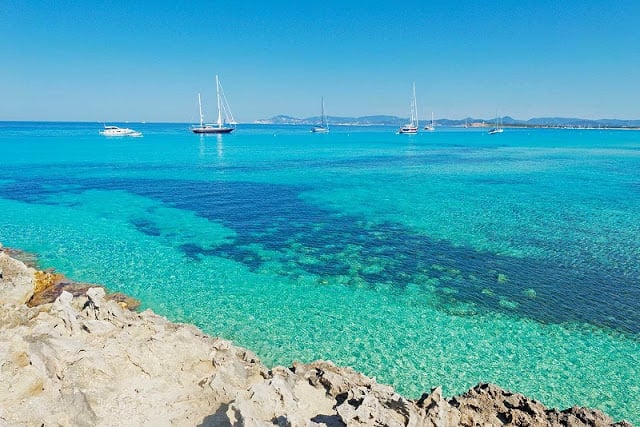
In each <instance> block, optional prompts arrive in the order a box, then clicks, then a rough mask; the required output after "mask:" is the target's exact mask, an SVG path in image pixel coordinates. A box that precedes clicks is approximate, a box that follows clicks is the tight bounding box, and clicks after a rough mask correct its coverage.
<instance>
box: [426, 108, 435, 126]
mask: <svg viewBox="0 0 640 427" xmlns="http://www.w3.org/2000/svg"><path fill="white" fill-rule="evenodd" d="M424 130H428V131H434V130H436V122H435V121H433V111H432V112H431V124H427V125H426V126H425V127H424Z"/></svg>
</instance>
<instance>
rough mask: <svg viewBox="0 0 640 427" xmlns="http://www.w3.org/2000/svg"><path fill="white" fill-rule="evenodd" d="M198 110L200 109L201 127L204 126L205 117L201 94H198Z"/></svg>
mask: <svg viewBox="0 0 640 427" xmlns="http://www.w3.org/2000/svg"><path fill="white" fill-rule="evenodd" d="M198 108H199V109H200V127H202V126H203V124H204V116H203V115H202V102H200V94H198Z"/></svg>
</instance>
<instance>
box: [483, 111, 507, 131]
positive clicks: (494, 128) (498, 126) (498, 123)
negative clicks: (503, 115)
mask: <svg viewBox="0 0 640 427" xmlns="http://www.w3.org/2000/svg"><path fill="white" fill-rule="evenodd" d="M503 131H504V129H502V128H501V127H500V118H499V117H498V115H497V114H496V127H493V128H491V129H489V132H487V133H488V134H489V135H493V134H496V133H502V132H503Z"/></svg>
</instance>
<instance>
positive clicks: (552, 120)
mask: <svg viewBox="0 0 640 427" xmlns="http://www.w3.org/2000/svg"><path fill="white" fill-rule="evenodd" d="M327 121H328V122H329V124H331V125H335V126H341V125H342V126H401V125H403V124H404V123H406V122H407V118H406V117H397V116H388V115H377V116H361V117H339V116H328V117H327ZM427 122H428V120H421V123H423V124H426V123H427ZM500 122H501V123H502V125H504V126H507V127H589V128H593V127H595V128H597V127H616V128H640V120H621V119H597V120H593V119H580V118H567V117H536V118H532V119H529V120H518V119H514V118H513V117H509V116H504V117H500ZM255 123H258V124H277V125H314V124H317V123H320V117H319V116H314V117H307V118H304V119H301V118H297V117H292V116H287V115H279V116H274V117H272V118H270V119H262V120H257V121H256V122H255ZM495 123H496V118H495V117H493V118H489V119H477V118H472V117H467V118H465V119H445V118H441V119H436V125H437V126H444V127H461V126H469V127H483V126H492V125H493V124H495Z"/></svg>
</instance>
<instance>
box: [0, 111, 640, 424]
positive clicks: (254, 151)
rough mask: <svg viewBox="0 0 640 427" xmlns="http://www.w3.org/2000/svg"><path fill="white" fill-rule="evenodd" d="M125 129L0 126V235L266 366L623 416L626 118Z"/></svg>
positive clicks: (628, 399)
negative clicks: (328, 370) (499, 125)
mask: <svg viewBox="0 0 640 427" xmlns="http://www.w3.org/2000/svg"><path fill="white" fill-rule="evenodd" d="M125 126H127V127H132V128H134V129H136V130H139V131H142V132H143V133H144V137H143V138H111V139H109V138H106V137H103V136H101V135H99V134H98V131H99V130H100V128H101V127H102V124H101V123H27V122H4V123H0V242H2V243H3V244H4V245H5V246H10V247H16V248H21V249H24V250H26V251H30V252H34V253H37V254H38V255H39V257H40V260H41V264H42V265H41V266H42V267H54V268H55V269H56V270H58V271H61V272H64V273H65V274H67V276H69V277H71V278H73V279H75V280H79V281H87V282H93V283H102V284H105V285H106V286H107V287H108V288H110V289H111V290H113V291H122V292H125V293H127V294H130V295H132V296H134V297H136V298H139V299H140V300H142V301H143V305H144V307H149V308H152V309H153V310H154V311H156V312H158V313H159V314H162V315H164V316H167V317H168V318H170V319H172V320H175V321H181V322H190V323H194V324H196V325H198V326H199V327H201V328H202V329H204V330H205V331H206V332H208V333H210V334H213V335H217V336H222V337H224V338H227V339H231V340H233V341H234V342H235V343H237V344H238V345H242V346H246V347H248V348H250V349H252V350H253V351H255V352H256V353H257V354H258V356H259V357H260V358H261V359H262V360H263V361H264V362H265V363H266V364H267V365H275V364H282V365H285V366H289V365H290V364H291V362H292V361H294V360H299V361H303V362H310V361H312V360H315V359H330V360H332V361H334V362H335V363H337V364H340V365H348V366H352V367H354V368H355V369H358V370H360V371H362V372H364V373H366V374H367V375H370V376H375V377H376V378H377V379H378V381H379V382H383V383H388V384H391V385H393V386H394V387H395V388H396V389H397V390H398V391H400V392H401V393H403V394H404V395H406V396H408V397H413V398H417V397H419V396H420V394H421V393H422V392H424V391H429V390H430V389H431V388H432V387H435V386H437V385H442V386H443V390H444V393H445V394H446V395H452V394H457V393H460V392H463V391H465V390H467V389H468V388H470V387H472V386H474V385H475V384H477V383H478V382H481V381H482V382H493V383H496V384H498V385H500V386H502V387H504V388H507V389H510V390H512V391H517V392H521V393H524V394H526V395H529V396H531V397H533V398H535V399H537V400H539V401H541V402H543V403H544V404H546V405H548V406H554V407H560V408H565V407H569V406H571V405H582V406H589V407H596V408H599V409H602V410H604V411H605V412H607V413H609V414H610V415H612V416H613V417H614V418H616V419H620V418H626V419H627V420H629V421H632V422H633V423H635V424H640V399H639V397H640V132H636V131H619V130H543V129H542V130H511V129H507V130H506V131H505V132H504V133H503V134H499V135H492V136H490V135H487V134H486V132H485V131H479V130H472V129H442V128H441V129H438V130H437V131H435V132H429V133H420V134H418V135H396V134H395V129H394V128H384V127H333V129H332V132H331V133H330V134H312V133H310V132H309V128H308V127H297V126H285V127H279V126H257V125H243V126H240V127H239V128H238V130H237V131H236V132H235V133H234V134H231V135H225V136H222V137H216V136H198V135H194V134H191V133H190V132H189V130H188V125H186V124H138V123H130V124H126V125H125ZM185 351H188V349H185Z"/></svg>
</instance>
